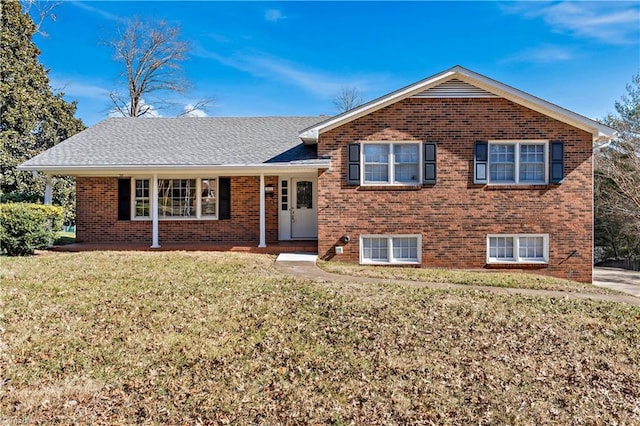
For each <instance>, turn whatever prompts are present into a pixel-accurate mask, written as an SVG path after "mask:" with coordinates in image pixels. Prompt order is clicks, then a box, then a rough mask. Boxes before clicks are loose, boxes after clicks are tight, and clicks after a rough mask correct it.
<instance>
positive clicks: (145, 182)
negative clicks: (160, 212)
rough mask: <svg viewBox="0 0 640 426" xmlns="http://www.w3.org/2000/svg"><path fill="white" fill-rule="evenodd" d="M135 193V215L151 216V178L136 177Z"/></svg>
mask: <svg viewBox="0 0 640 426" xmlns="http://www.w3.org/2000/svg"><path fill="white" fill-rule="evenodd" d="M134 194H135V195H134V201H133V212H134V213H133V215H134V217H149V216H150V214H151V202H150V200H149V179H136V180H135V192H134Z"/></svg>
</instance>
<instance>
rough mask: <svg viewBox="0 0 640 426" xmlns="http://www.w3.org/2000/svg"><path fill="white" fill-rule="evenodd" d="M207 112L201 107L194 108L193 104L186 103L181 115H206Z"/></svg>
mask: <svg viewBox="0 0 640 426" xmlns="http://www.w3.org/2000/svg"><path fill="white" fill-rule="evenodd" d="M206 116H207V113H206V112H204V111H203V110H201V109H198V108H195V107H194V105H193V104H186V105H185V106H184V109H183V114H182V115H181V117H206Z"/></svg>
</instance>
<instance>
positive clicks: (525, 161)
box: [489, 141, 548, 185]
mask: <svg viewBox="0 0 640 426" xmlns="http://www.w3.org/2000/svg"><path fill="white" fill-rule="evenodd" d="M547 151H548V150H547V142H546V141H545V142H541V141H518V142H503V141H500V142H489V183H493V184H516V185H519V184H522V185H537V184H543V185H544V184H546V183H547V175H548V172H547V170H548V166H547V163H548V161H547Z"/></svg>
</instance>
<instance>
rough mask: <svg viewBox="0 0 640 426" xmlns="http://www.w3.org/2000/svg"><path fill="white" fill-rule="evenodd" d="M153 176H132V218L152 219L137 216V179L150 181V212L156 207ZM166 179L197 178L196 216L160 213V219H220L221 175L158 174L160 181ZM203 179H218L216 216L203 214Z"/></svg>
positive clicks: (140, 219)
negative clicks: (164, 215) (164, 214)
mask: <svg viewBox="0 0 640 426" xmlns="http://www.w3.org/2000/svg"><path fill="white" fill-rule="evenodd" d="M152 179H153V177H152V176H132V177H131V220H134V221H135V220H139V221H145V220H151V216H136V196H135V190H136V180H148V181H149V213H151V212H153V209H154V208H156V206H155V205H154V202H153V201H154V198H155V197H154V196H153V193H152V191H151V188H152V185H151V180H152ZM166 179H195V180H196V215H195V216H171V217H163V216H160V215H158V220H160V221H185V220H218V218H219V217H220V177H219V176H217V175H211V176H199V177H192V176H188V177H182V176H181V177H175V176H158V181H161V180H166ZM203 179H215V180H216V215H215V216H203V215H202V211H201V208H202V180H203Z"/></svg>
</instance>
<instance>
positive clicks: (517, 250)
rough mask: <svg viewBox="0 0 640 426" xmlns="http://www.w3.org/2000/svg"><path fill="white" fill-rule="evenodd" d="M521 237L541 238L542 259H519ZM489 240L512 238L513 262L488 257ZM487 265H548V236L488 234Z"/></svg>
mask: <svg viewBox="0 0 640 426" xmlns="http://www.w3.org/2000/svg"><path fill="white" fill-rule="evenodd" d="M521 237H542V245H543V247H542V252H543V259H542V260H536V259H530V258H520V238H521ZM491 238H513V256H514V258H513V260H500V259H494V258H491V257H490V239H491ZM487 263H491V264H523V263H532V264H547V263H549V234H488V235H487Z"/></svg>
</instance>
